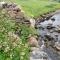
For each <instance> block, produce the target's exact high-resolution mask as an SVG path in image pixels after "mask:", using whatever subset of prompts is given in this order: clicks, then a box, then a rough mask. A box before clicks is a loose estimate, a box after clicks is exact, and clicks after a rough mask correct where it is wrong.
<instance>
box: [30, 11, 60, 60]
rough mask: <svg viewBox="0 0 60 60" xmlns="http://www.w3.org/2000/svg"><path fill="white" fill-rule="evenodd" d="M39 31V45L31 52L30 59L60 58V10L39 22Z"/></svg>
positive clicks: (46, 59) (55, 59) (59, 59)
mask: <svg viewBox="0 0 60 60" xmlns="http://www.w3.org/2000/svg"><path fill="white" fill-rule="evenodd" d="M37 31H38V35H39V38H38V43H39V47H38V48H36V49H35V50H34V51H32V52H31V56H30V60H60V11H58V12H57V13H55V14H54V15H53V16H52V17H51V18H50V19H49V20H44V21H42V22H40V23H38V24H37Z"/></svg>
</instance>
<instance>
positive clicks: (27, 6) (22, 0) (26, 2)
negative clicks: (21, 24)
mask: <svg viewBox="0 0 60 60" xmlns="http://www.w3.org/2000/svg"><path fill="white" fill-rule="evenodd" d="M10 1H11V2H15V3H16V4H17V5H21V6H22V9H23V10H24V11H25V14H26V15H28V16H30V17H35V16H39V15H40V14H44V13H47V12H49V11H53V10H56V9H58V8H60V3H58V2H55V1H48V0H10Z"/></svg>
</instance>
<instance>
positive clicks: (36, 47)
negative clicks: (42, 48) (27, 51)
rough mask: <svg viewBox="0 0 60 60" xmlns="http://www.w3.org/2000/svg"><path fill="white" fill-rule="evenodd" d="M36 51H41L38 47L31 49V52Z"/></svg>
mask: <svg viewBox="0 0 60 60" xmlns="http://www.w3.org/2000/svg"><path fill="white" fill-rule="evenodd" d="M34 50H35V51H36V50H39V48H38V47H31V51H34Z"/></svg>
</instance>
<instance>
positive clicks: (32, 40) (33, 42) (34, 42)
mask: <svg viewBox="0 0 60 60" xmlns="http://www.w3.org/2000/svg"><path fill="white" fill-rule="evenodd" d="M28 44H29V45H30V46H32V47H38V41H37V39H36V38H35V37H33V36H31V37H29V38H28Z"/></svg>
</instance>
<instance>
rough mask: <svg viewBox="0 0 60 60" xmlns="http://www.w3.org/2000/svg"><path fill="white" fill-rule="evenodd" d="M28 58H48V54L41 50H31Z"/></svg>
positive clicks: (32, 59) (39, 59)
mask: <svg viewBox="0 0 60 60" xmlns="http://www.w3.org/2000/svg"><path fill="white" fill-rule="evenodd" d="M30 60H48V55H47V53H45V52H43V51H39V50H36V51H32V52H31V56H30Z"/></svg>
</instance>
